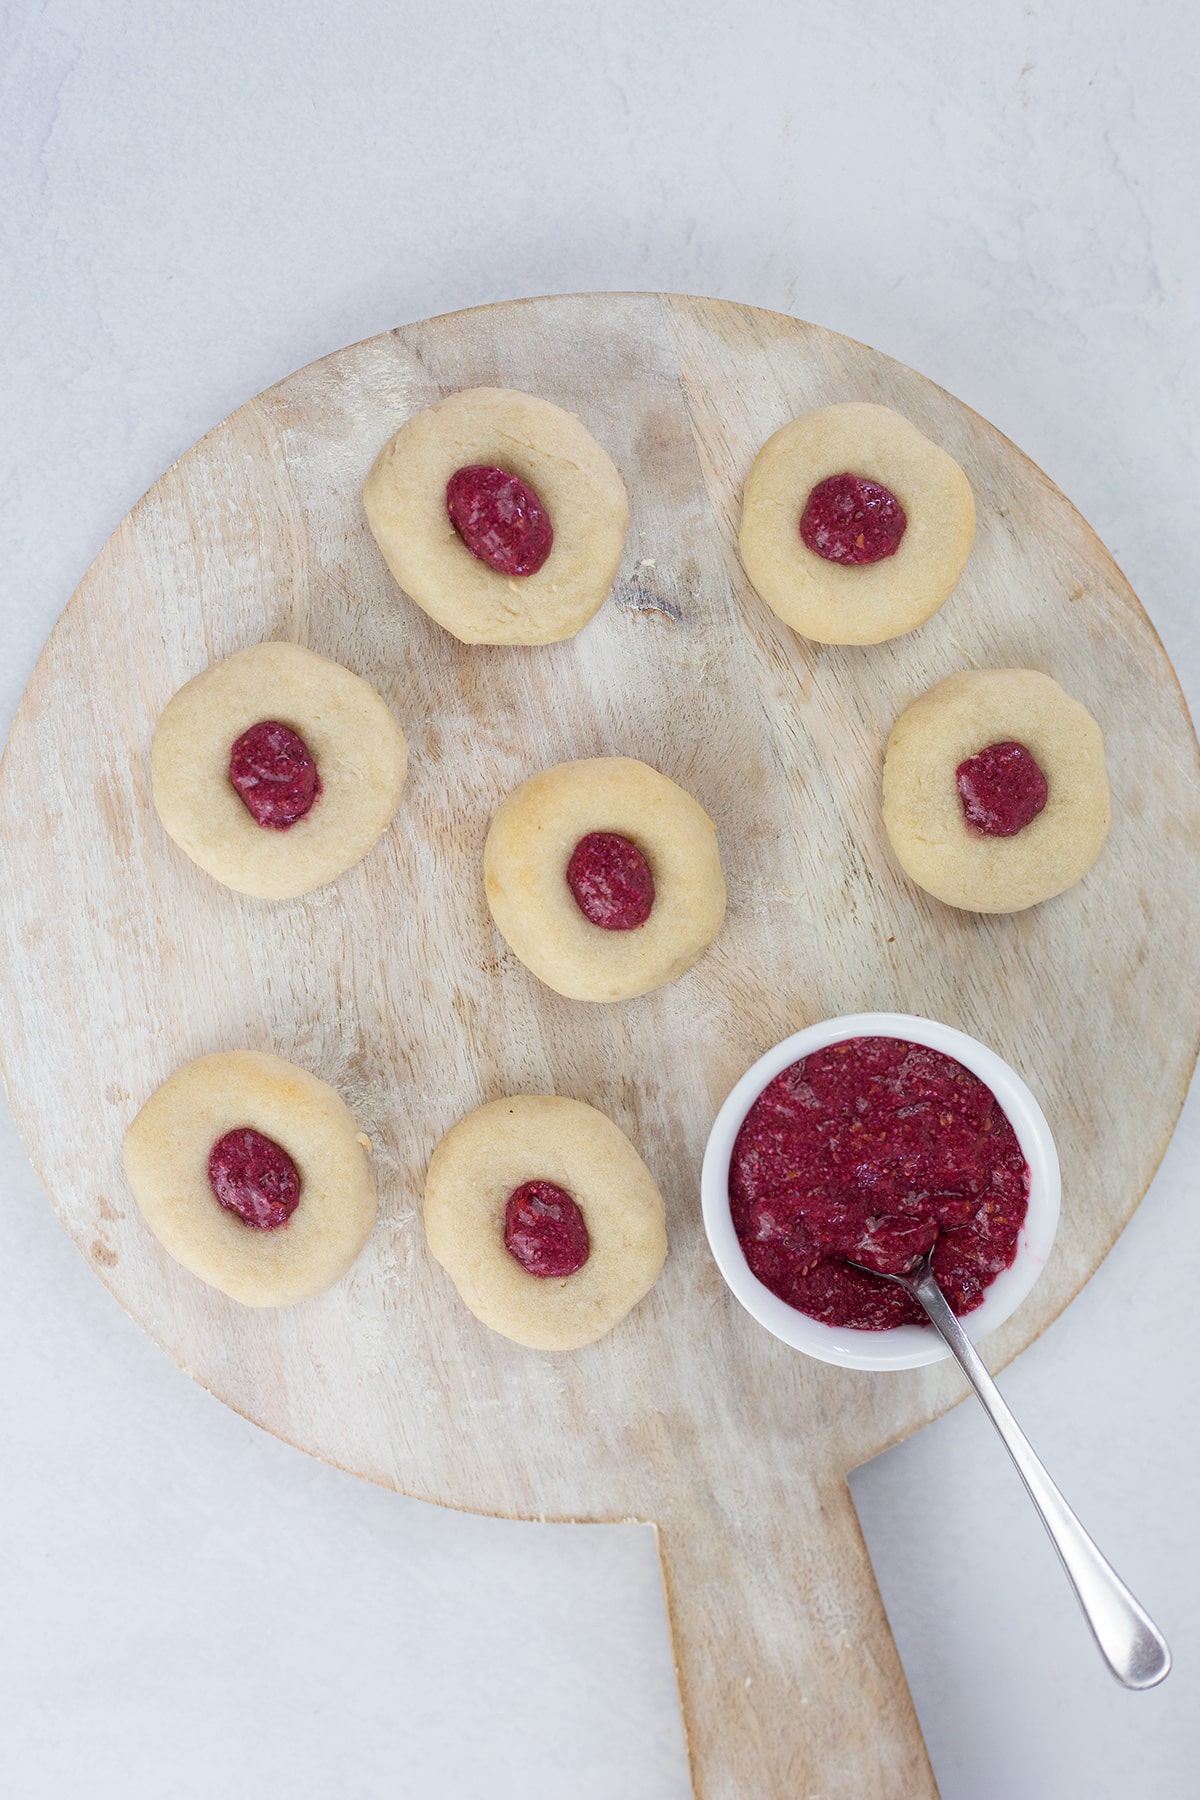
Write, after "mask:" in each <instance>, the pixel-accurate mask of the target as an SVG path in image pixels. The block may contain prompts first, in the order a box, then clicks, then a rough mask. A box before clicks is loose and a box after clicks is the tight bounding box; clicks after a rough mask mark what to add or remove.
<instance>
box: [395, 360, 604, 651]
mask: <svg viewBox="0 0 1200 1800" xmlns="http://www.w3.org/2000/svg"><path fill="white" fill-rule="evenodd" d="M474 463H482V464H486V465H489V466H492V467H494V468H499V469H504V470H506V471H507V472H508V473H509V474H511V475H519V476H520V477H521V479H522V481H526V482H528V483H529V485H530V486H531V487H532V488H533V490H534V492H535V493H536V494H537V496H538V498H539V499H540V500H541V502H542V504H543V506H544V507H545V508H546V510H547V512H548V513H549V515H550V524H551V526H552V527H553V530H554V546H553V548H552V550H551V552H550V555H549V556H548V557H547V559H546V561H545V562H544V563H543V565H542V567H541V568H540V569H539V570H538V571H537V573H536V574H533V575H522V576H508V575H502V574H500V573H499V572H498V571H497V570H496V569H493V568H490V567H489V566H488V564H487V563H484V562H480V560H479V559H478V557H475V556H472V554H471V552H470V551H469V550H468V549H467V547H466V545H465V544H464V543H463V541H462V539H461V538H460V537H459V535H458V533H457V532H456V531H455V529H454V527H453V525H452V524H451V523H450V516H449V514H448V513H447V511H446V483H447V481H449V479H450V477H451V475H453V474H454V472H455V470H456V469H462V468H465V467H467V466H468V465H470V464H474ZM363 505H364V506H365V507H366V512H367V519H368V522H369V523H370V526H371V530H372V532H373V533H374V535H375V541H376V543H377V544H378V545H379V548H380V550H381V551H382V552H383V556H384V560H385V561H386V563H387V565H388V568H389V569H390V570H391V572H392V574H393V575H394V576H395V578H396V580H397V581H398V582H399V584H400V586H401V587H402V588H403V589H404V591H405V593H406V594H408V595H409V597H410V598H411V599H413V600H415V601H416V603H417V605H418V606H419V607H421V608H422V609H423V610H424V611H425V612H427V613H428V614H429V616H430V617H431V618H433V619H436V620H437V622H438V624H439V625H442V626H444V627H445V629H446V630H447V631H450V632H453V634H454V636H455V637H457V638H461V639H462V641H463V643H465V644H553V643H557V642H558V640H559V639H560V638H569V637H573V636H574V635H575V633H576V632H577V631H578V630H579V629H580V628H581V627H582V626H584V625H586V624H587V622H588V620H589V619H590V618H591V617H592V615H593V614H594V613H595V612H597V611H598V610H599V608H600V607H601V606H602V605H603V603H604V601H605V599H606V598H607V595H608V591H609V589H610V588H611V587H612V583H613V577H614V576H615V575H616V572H617V568H618V565H619V564H620V561H621V552H622V549H623V548H624V544H625V531H626V528H627V526H628V524H629V501H628V498H627V496H626V493H625V484H624V482H623V481H622V480H621V477H620V475H619V474H618V472H617V468H616V465H615V464H614V463H613V461H612V458H611V457H610V456H609V454H608V452H607V451H606V450H604V449H602V448H601V446H600V445H599V444H598V443H597V442H596V440H595V438H594V437H593V436H592V434H591V432H590V431H588V429H587V427H586V426H585V425H584V424H582V422H581V421H580V420H579V419H577V418H576V417H575V415H574V413H569V412H564V410H563V408H562V407H561V406H554V405H552V404H551V402H550V401H549V400H539V399H537V398H536V397H535V396H534V395H533V394H521V393H517V392H515V391H513V390H512V389H510V388H464V389H463V390H462V391H461V392H460V393H457V394H450V395H449V396H448V397H447V398H446V399H445V400H439V401H437V403H436V404H435V405H433V406H429V407H426V408H425V410H424V411H423V412H419V413H415V414H414V415H413V417H412V418H411V419H409V420H408V422H407V424H404V425H402V426H401V427H400V429H399V431H398V432H397V433H396V435H395V437H394V438H392V439H391V440H390V442H389V443H387V444H385V445H384V447H383V449H382V450H381V451H380V452H379V455H378V456H377V457H376V459H375V464H374V466H373V468H372V469H371V472H370V474H369V475H368V476H367V480H366V485H365V487H364V488H363Z"/></svg>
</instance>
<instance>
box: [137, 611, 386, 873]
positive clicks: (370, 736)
mask: <svg viewBox="0 0 1200 1800" xmlns="http://www.w3.org/2000/svg"><path fill="white" fill-rule="evenodd" d="M407 763H408V747H407V745H406V744H405V741H404V733H403V732H402V731H401V729H400V727H399V725H397V723H396V721H395V719H394V718H393V717H392V714H391V712H390V711H389V710H388V708H387V706H386V705H385V704H384V702H383V701H382V700H381V699H380V697H379V695H378V694H377V693H376V692H375V689H374V688H373V687H371V686H370V685H369V683H367V682H365V681H363V680H362V679H361V678H360V677H359V676H358V675H353V674H351V672H350V670H349V669H344V668H343V667H342V665H341V663H335V662H330V661H329V659H328V658H327V657H324V656H318V655H316V653H315V652H314V651H312V650H305V649H303V648H302V647H301V645H299V644H256V645H254V646H253V647H252V648H251V649H249V650H239V651H237V653H236V654H235V655H233V656H228V657H226V659H225V661H224V662H219V663H214V664H213V666H212V668H210V669H206V670H205V671H204V673H203V674H202V675H197V676H196V677H195V679H194V680H192V681H189V682H188V684H187V686H186V687H182V688H180V690H179V692H178V693H177V694H176V695H175V697H174V699H172V700H170V701H169V702H168V704H167V706H166V708H165V709H164V711H163V715H162V718H161V719H160V720H159V722H158V730H157V732H156V733H155V736H154V748H153V751H152V752H151V758H150V777H151V783H152V787H153V792H154V804H155V806H156V807H157V809H158V816H159V818H160V819H161V820H162V822H163V824H164V826H165V827H166V829H167V832H168V834H169V836H171V837H172V838H174V840H175V842H176V843H177V844H178V845H179V847H180V849H181V850H185V851H186V852H187V854H188V855H189V856H190V857H191V859H192V861H193V862H195V863H199V865H200V867H201V868H202V869H204V870H205V871H206V872H207V873H208V874H209V875H213V876H215V877H216V879H217V880H218V881H222V882H224V884H225V886H226V887H231V888H234V889H236V891H237V892H238V893H239V894H253V895H254V896H255V897H256V898H257V899H260V900H288V899H291V898H293V897H294V896H295V895H297V894H307V893H308V892H309V890H310V889H311V888H317V887H321V886H322V885H323V884H324V883H325V882H327V881H332V880H334V878H335V877H336V876H338V875H341V874H344V873H345V871H346V870H347V869H349V868H351V867H352V866H353V864H355V863H356V862H358V861H359V860H360V859H361V858H362V857H364V856H365V855H366V854H367V851H368V850H370V849H371V847H372V845H373V844H375V843H376V841H377V840H378V839H379V838H380V837H381V836H382V835H383V833H384V831H386V829H387V827H388V826H389V825H390V823H391V821H392V817H393V815H394V813H395V811H396V807H397V806H398V805H399V802H400V794H401V791H402V789H403V787H404V775H405V770H406V767H407Z"/></svg>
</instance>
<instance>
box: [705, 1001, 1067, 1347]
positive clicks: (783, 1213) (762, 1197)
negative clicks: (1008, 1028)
mask: <svg viewBox="0 0 1200 1800" xmlns="http://www.w3.org/2000/svg"><path fill="white" fill-rule="evenodd" d="M701 1193H702V1199H703V1208H704V1225H705V1230H706V1231H707V1233H708V1240H709V1244H710V1246H711V1248H712V1252H713V1255H714V1257H715V1258H716V1261H717V1265H718V1267H719V1268H720V1270H721V1273H722V1275H723V1276H724V1277H725V1280H726V1282H727V1284H728V1285H729V1287H730V1288H731V1289H732V1290H733V1293H734V1295H735V1297H736V1298H737V1299H738V1300H739V1301H740V1302H741V1304H742V1305H743V1306H744V1307H745V1308H746V1310H747V1311H748V1312H749V1313H751V1314H752V1316H753V1317H754V1318H755V1319H757V1320H758V1322H759V1324H760V1325H765V1326H766V1327H767V1329H768V1331H771V1332H773V1333H774V1335H775V1336H776V1337H778V1338H781V1339H782V1340H783V1342H784V1343H786V1344H790V1345H791V1346H792V1347H793V1349H796V1350H804V1351H806V1352H807V1354H808V1355H810V1356H816V1357H819V1358H820V1359H821V1360H822V1361H824V1362H832V1363H840V1364H842V1365H843V1366H844V1367H847V1368H859V1369H912V1368H918V1367H920V1366H921V1365H923V1364H925V1363H933V1362H939V1361H941V1360H942V1358H943V1357H945V1356H947V1355H948V1354H949V1352H948V1351H947V1350H946V1347H945V1345H944V1344H943V1343H942V1341H941V1339H940V1338H939V1337H938V1336H937V1334H936V1333H935V1332H934V1331H933V1330H932V1329H931V1328H930V1327H928V1326H927V1325H924V1324H921V1323H918V1314H919V1309H918V1308H917V1307H916V1306H915V1303H914V1302H912V1301H910V1300H909V1299H908V1297H907V1296H906V1295H905V1294H904V1292H903V1290H902V1289H900V1288H899V1287H898V1286H897V1285H896V1284H895V1283H894V1282H890V1281H884V1280H881V1279H879V1278H878V1277H877V1276H875V1275H873V1274H870V1273H866V1272H864V1271H865V1270H871V1269H877V1270H880V1271H887V1270H897V1269H905V1268H908V1267H909V1266H910V1265H911V1264H912V1263H913V1262H914V1261H916V1260H917V1259H918V1258H919V1257H921V1256H923V1255H924V1253H925V1252H926V1251H927V1250H929V1249H930V1248H931V1247H932V1250H933V1267H934V1271H935V1273H936V1275H937V1277H938V1282H939V1284H940V1286H941V1288H942V1291H943V1292H944V1293H945V1295H946V1297H947V1299H948V1300H949V1301H950V1304H951V1305H952V1307H953V1308H954V1310H955V1312H956V1313H957V1314H958V1315H959V1317H960V1318H961V1319H962V1322H963V1325H964V1328H965V1330H966V1331H967V1333H968V1335H969V1336H970V1337H971V1338H972V1339H976V1340H977V1339H979V1338H981V1337H985V1336H986V1335H987V1333H988V1332H990V1331H994V1330H995V1329H996V1327H997V1326H998V1325H1001V1324H1003V1322H1004V1321H1005V1319H1007V1318H1008V1317H1009V1316H1010V1314H1011V1313H1013V1312H1014V1311H1015V1310H1016V1308H1017V1307H1018V1306H1019V1305H1020V1303H1021V1301H1022V1300H1023V1299H1024V1298H1025V1296H1026V1295H1027V1294H1028V1293H1029V1291H1030V1289H1031V1288H1032V1287H1033V1284H1034V1282H1035V1281H1036V1280H1037V1278H1038V1276H1039V1274H1040V1273H1041V1271H1042V1268H1043V1267H1044V1266H1045V1262H1046V1259H1047V1257H1048V1256H1049V1254H1050V1250H1051V1247H1052V1245H1053V1243H1054V1234H1055V1231H1056V1229H1057V1226H1058V1209H1059V1171H1058V1157H1057V1154H1056V1152H1055V1148H1054V1140H1053V1138H1052V1137H1051V1135H1050V1128H1049V1126H1048V1125H1047V1123H1046V1120H1045V1117H1044V1115H1043V1114H1042V1111H1041V1108H1040V1107H1039V1106H1038V1103H1037V1101H1036V1100H1035V1099H1034V1097H1033V1095H1032V1094H1031V1093H1030V1091H1029V1089H1028V1088H1027V1087H1026V1085H1025V1083H1024V1082H1023V1081H1022V1080H1021V1078H1020V1077H1019V1076H1018V1075H1017V1074H1016V1073H1015V1072H1014V1071H1013V1070H1012V1069H1010V1068H1009V1066H1008V1064H1007V1063H1005V1062H1002V1061H1001V1059H1000V1058H999V1057H998V1056H997V1055H996V1054H995V1053H994V1051H991V1050H989V1049H987V1048H986V1046H985V1045H983V1044H980V1043H978V1042H977V1041H976V1040H975V1039H974V1038H970V1037H967V1036H966V1034H965V1033H964V1032H961V1031H955V1030H953V1029H952V1028H951V1027H950V1026H948V1025H941V1024H938V1023H937V1021H936V1020H933V1019H921V1018H916V1017H911V1016H909V1015H907V1014H904V1013H860V1014H856V1015H854V1016H852V1017H849V1018H843V1019H827V1020H826V1021H825V1022H824V1023H823V1024H820V1025H810V1026H808V1027H807V1028H806V1029H805V1030H804V1031H798V1032H796V1033H795V1035H794V1036H792V1037H789V1038H786V1039H785V1040H784V1042H783V1043H781V1044H777V1045H776V1046H775V1048H774V1049H773V1050H769V1051H767V1053H766V1055H765V1056H762V1057H760V1058H759V1060H758V1061H757V1062H756V1063H755V1064H754V1066H753V1068H751V1069H749V1070H748V1071H747V1072H746V1074H745V1075H743V1077H742V1079H741V1080H740V1081H739V1082H738V1083H737V1085H736V1087H735V1088H734V1089H733V1091H732V1093H731V1094H730V1095H729V1097H728V1099H727V1100H726V1101H725V1104H724V1105H723V1106H722V1108H721V1110H720V1112H719V1113H718V1115H717V1118H716V1121H715V1123H714V1125H713V1128H712V1132H711V1135H710V1137H709V1141H708V1148H707V1149H706V1151H705V1155H704V1168H703V1173H702V1176H701ZM855 1264H857V1265H859V1266H858V1267H854V1266H852V1265H855Z"/></svg>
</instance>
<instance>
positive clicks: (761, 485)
mask: <svg viewBox="0 0 1200 1800" xmlns="http://www.w3.org/2000/svg"><path fill="white" fill-rule="evenodd" d="M974 538H975V502H974V499H973V497H972V494H971V485H970V483H969V482H968V480H967V478H966V476H965V475H964V473H963V471H962V470H961V469H960V468H959V466H958V464H957V463H956V462H955V460H954V458H953V457H952V456H950V455H949V454H948V453H947V452H946V451H945V450H943V449H941V448H940V446H939V445H937V444H934V443H931V442H930V440H929V439H928V438H927V437H925V436H924V434H923V433H922V432H920V431H918V430H917V427H916V426H915V425H913V424H911V423H910V422H909V420H907V419H905V418H902V417H901V415H900V414H899V413H896V412H893V411H892V410H891V408H890V407H887V406H875V405H873V404H870V403H868V402H866V401H857V400H856V401H847V402H844V403H843V404H841V405H839V406H823V407H820V408H818V409H817V410H816V411H815V412H808V413H804V414H803V415H802V417H800V418H798V419H793V420H792V422H791V423H790V424H788V425H784V426H783V427H782V429H781V430H779V431H777V432H776V433H775V435H774V437H772V438H770V439H769V440H768V441H767V443H765V444H764V445H763V447H762V449H761V450H760V451H759V453H758V456H757V457H756V458H755V461H754V465H753V467H752V468H751V470H750V473H749V475H748V476H747V478H746V487H745V493H744V496H743V501H742V523H741V530H740V533H739V537H738V547H739V549H740V551H741V557H742V564H743V566H744V568H745V570H746V573H747V575H748V576H749V577H750V580H751V582H752V583H753V585H754V587H755V589H756V590H757V592H758V593H759V594H760V595H761V596H762V598H763V599H764V600H765V601H766V603H767V605H768V606H769V607H770V608H771V609H772V611H773V612H776V613H778V615H779V617H780V618H781V619H782V620H783V621H784V623H785V624H786V625H790V626H791V627H792V629H793V631H798V632H799V633H800V634H801V636H803V637H807V638H812V639H814V640H815V641H816V642H817V643H820V644H879V643H883V642H884V641H885V640H886V639H888V638H894V637H900V636H902V635H903V633H904V632H906V631H913V630H915V629H916V627H917V626H918V625H923V624H924V623H925V621H926V619H928V618H931V617H932V615H933V614H934V613H935V612H936V611H937V609H938V607H939V606H941V605H942V604H943V602H944V601H945V600H946V599H947V598H948V597H949V595H950V592H951V590H952V589H953V587H954V585H955V583H956V582H957V581H958V578H959V576H960V575H961V574H962V572H963V569H964V568H965V566H966V562H967V558H968V556H969V555H970V553H971V545H972V543H973V542H974Z"/></svg>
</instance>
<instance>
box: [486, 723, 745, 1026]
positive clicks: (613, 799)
mask: <svg viewBox="0 0 1200 1800" xmlns="http://www.w3.org/2000/svg"><path fill="white" fill-rule="evenodd" d="M483 873H484V881H485V884H486V888H487V899H488V905H489V906H490V907H491V909H492V917H493V919H494V920H495V921H496V926H497V928H498V930H499V932H500V935H501V936H502V937H503V938H504V940H505V942H506V943H507V944H508V945H509V946H510V947H511V948H512V949H513V950H514V951H515V952H516V954H517V955H518V956H519V957H520V959H521V961H522V962H523V963H524V964H525V966H526V967H527V968H529V969H532V970H533V973H534V974H535V975H536V976H537V977H538V978H539V980H541V981H544V982H545V983H546V985H547V987H552V988H553V989H554V991H555V993H558V994H565V995H566V997H567V999H568V1000H628V999H631V998H632V997H633V996H634V995H635V994H647V993H649V992H650V991H651V989H652V988H657V987H662V985H663V984H664V982H668V981H673V980H674V979H675V977H676V976H677V975H682V974H683V972H684V970H685V969H690V968H691V966H692V964H693V963H694V962H695V961H696V960H697V958H698V957H700V956H702V955H703V953H704V951H705V950H707V948H708V946H709V944H711V943H712V941H713V939H714V938H715V937H716V935H717V932H718V931H719V930H720V928H721V921H722V919H723V918H724V917H725V877H724V875H723V874H722V872H721V859H720V856H719V855H718V852H717V834H716V832H715V830H714V829H713V823H712V820H711V819H710V818H709V816H708V814H707V813H706V812H705V811H704V808H703V807H702V806H700V805H699V803H698V802H697V801H695V800H693V799H692V796H691V795H690V794H687V793H685V792H684V790H683V789H682V788H681V787H676V785H675V783H674V782H673V781H669V780H668V779H667V777H666V776H665V775H660V774H659V772H658V770H657V769H651V768H649V767H648V766H647V765H646V764H645V763H643V762H635V761H634V760H633V758H632V757H628V756H599V757H594V758H590V759H589V760H587V761H584V762H570V763H560V764H559V765H558V767H557V768H553V769H545V770H543V771H542V773H541V774H540V775H533V776H531V777H530V779H529V780H528V781H523V782H522V783H521V785H520V787H519V788H514V790H513V792H512V793H511V794H510V795H509V796H508V798H507V799H506V800H505V801H504V802H503V804H502V805H501V807H500V809H499V811H498V812H497V814H496V816H495V818H494V819H493V821H492V828H491V830H490V831H489V832H488V837H487V843H486V845H485V847H484V853H483Z"/></svg>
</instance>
